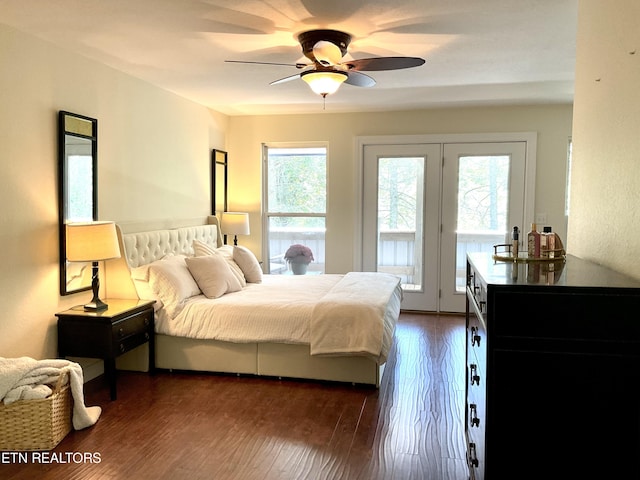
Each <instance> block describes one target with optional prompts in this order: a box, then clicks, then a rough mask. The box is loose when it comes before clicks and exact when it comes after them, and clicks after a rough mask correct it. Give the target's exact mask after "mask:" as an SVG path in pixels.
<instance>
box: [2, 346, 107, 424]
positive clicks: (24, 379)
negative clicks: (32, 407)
mask: <svg viewBox="0 0 640 480" xmlns="http://www.w3.org/2000/svg"><path fill="white" fill-rule="evenodd" d="M65 372H68V374H69V382H70V384H71V385H70V386H71V395H72V396H73V428H75V429H76V430H81V429H83V428H86V427H90V426H91V425H93V424H95V423H96V422H97V421H98V418H99V417H100V413H101V412H102V409H101V408H100V407H87V406H85V404H84V390H83V385H84V380H83V374H82V367H80V365H79V364H77V363H75V362H71V361H69V360H61V359H47V360H35V359H33V358H30V357H19V358H3V357H0V400H2V401H3V402H4V404H5V405H9V404H11V403H13V402H16V401H18V400H35V399H41V398H47V397H48V396H50V395H51V394H52V393H53V390H52V386H55V385H56V384H57V383H58V379H59V378H60V375H63V374H64V373H65Z"/></svg>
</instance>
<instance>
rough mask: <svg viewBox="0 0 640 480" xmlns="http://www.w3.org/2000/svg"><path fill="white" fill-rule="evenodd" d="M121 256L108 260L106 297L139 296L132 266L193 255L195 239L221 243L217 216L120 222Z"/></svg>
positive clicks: (208, 242)
mask: <svg viewBox="0 0 640 480" xmlns="http://www.w3.org/2000/svg"><path fill="white" fill-rule="evenodd" d="M116 230H117V232H118V242H119V243H120V254H121V258H119V259H114V260H109V261H107V262H105V277H106V290H105V292H104V293H103V295H104V296H105V297H106V298H137V293H136V290H135V287H134V285H133V281H132V280H131V276H130V269H131V268H135V267H139V266H141V265H146V264H148V263H151V262H154V261H156V260H160V259H161V258H162V257H164V256H166V255H168V254H170V253H173V254H175V255H180V254H183V255H193V247H192V244H193V241H194V240H200V241H202V242H204V243H207V244H208V245H212V246H216V247H219V246H221V245H222V235H221V234H220V229H219V227H218V219H217V218H216V217H214V216H209V217H206V218H204V219H202V218H200V219H187V220H160V221H150V222H135V223H118V224H116Z"/></svg>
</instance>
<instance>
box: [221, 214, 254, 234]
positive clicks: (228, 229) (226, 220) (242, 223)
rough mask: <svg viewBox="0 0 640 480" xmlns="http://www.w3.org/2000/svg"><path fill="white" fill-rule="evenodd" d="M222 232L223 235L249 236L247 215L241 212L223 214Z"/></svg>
mask: <svg viewBox="0 0 640 480" xmlns="http://www.w3.org/2000/svg"><path fill="white" fill-rule="evenodd" d="M222 232H223V233H224V234H225V235H249V214H248V213H243V212H223V214H222Z"/></svg>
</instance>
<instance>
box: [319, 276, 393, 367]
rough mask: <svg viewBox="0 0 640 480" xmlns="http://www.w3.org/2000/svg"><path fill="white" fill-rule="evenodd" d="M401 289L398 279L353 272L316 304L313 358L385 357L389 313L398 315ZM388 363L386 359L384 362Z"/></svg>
mask: <svg viewBox="0 0 640 480" xmlns="http://www.w3.org/2000/svg"><path fill="white" fill-rule="evenodd" d="M399 288H400V278H399V277H397V276H395V275H390V274H384V273H373V272H349V273H347V274H346V275H345V276H344V277H343V278H342V279H341V280H340V282H338V284H336V286H335V287H334V288H332V289H331V290H330V291H329V292H328V293H327V294H326V295H324V296H323V297H322V298H321V299H320V300H319V301H318V303H317V304H316V306H315V307H314V309H313V314H312V316H311V325H310V328H309V330H310V333H311V338H310V342H309V343H310V345H311V355H340V354H355V355H371V356H373V357H374V358H376V359H378V357H380V356H382V355H383V354H384V352H385V349H384V348H383V346H384V345H383V343H384V337H385V333H388V332H385V313H386V312H387V310H388V308H389V307H390V303H391V307H393V309H392V312H393V314H394V315H397V313H399V311H400V303H399V301H396V302H394V301H393V300H394V298H393V297H394V295H395V296H396V297H398V295H396V293H397V291H398V289H399ZM381 360H382V361H384V358H381Z"/></svg>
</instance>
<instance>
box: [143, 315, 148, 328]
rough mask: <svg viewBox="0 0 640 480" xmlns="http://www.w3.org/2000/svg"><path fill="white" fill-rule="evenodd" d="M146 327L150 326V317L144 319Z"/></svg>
mask: <svg viewBox="0 0 640 480" xmlns="http://www.w3.org/2000/svg"><path fill="white" fill-rule="evenodd" d="M144 326H145V327H148V326H149V318H148V317H145V318H144Z"/></svg>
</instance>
